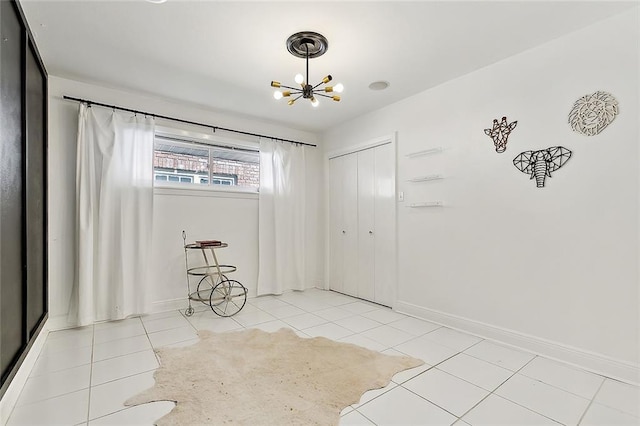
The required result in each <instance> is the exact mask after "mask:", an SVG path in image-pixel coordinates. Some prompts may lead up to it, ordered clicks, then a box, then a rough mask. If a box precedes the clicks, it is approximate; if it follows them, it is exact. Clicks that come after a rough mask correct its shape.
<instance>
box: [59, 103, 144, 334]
mask: <svg viewBox="0 0 640 426" xmlns="http://www.w3.org/2000/svg"><path fill="white" fill-rule="evenodd" d="M153 139H154V123H153V119H152V118H151V117H149V118H147V117H145V116H142V115H140V116H132V115H130V114H127V115H121V114H120V113H116V112H115V111H110V110H105V109H101V108H91V107H87V106H86V105H84V104H80V113H79V119H78V143H77V149H78V152H77V163H76V167H77V169H76V250H77V253H76V255H77V256H76V261H77V264H76V277H75V283H74V291H73V294H72V299H71V305H70V311H69V317H70V318H69V319H70V321H72V322H75V323H77V324H78V325H87V324H91V323H93V322H95V321H103V320H116V319H122V318H126V317H127V316H129V315H133V314H142V313H145V312H148V311H149V309H148V308H149V300H148V297H147V296H148V291H147V285H148V282H147V280H148V259H149V253H150V251H151V224H152V217H153Z"/></svg>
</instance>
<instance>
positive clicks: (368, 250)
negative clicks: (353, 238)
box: [357, 149, 376, 300]
mask: <svg viewBox="0 0 640 426" xmlns="http://www.w3.org/2000/svg"><path fill="white" fill-rule="evenodd" d="M357 155H358V293H357V296H358V297H360V298H363V299H366V300H375V293H374V288H375V231H374V230H375V225H376V223H375V217H374V216H375V212H374V210H375V204H376V203H375V193H376V188H375V149H367V150H364V151H360V152H358V154H357Z"/></svg>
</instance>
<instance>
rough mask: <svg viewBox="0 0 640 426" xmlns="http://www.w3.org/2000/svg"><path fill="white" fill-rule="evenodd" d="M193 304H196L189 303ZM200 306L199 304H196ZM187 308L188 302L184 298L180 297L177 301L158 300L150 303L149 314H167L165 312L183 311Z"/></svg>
mask: <svg viewBox="0 0 640 426" xmlns="http://www.w3.org/2000/svg"><path fill="white" fill-rule="evenodd" d="M191 303H192V304H195V303H196V302H191ZM197 303H198V304H200V303H199V302H197ZM188 306H189V302H188V301H187V299H186V297H181V298H179V299H169V300H160V301H158V302H153V303H151V312H150V313H152V314H157V313H158V312H167V311H176V310H181V311H183V310H185V309H187V307H188Z"/></svg>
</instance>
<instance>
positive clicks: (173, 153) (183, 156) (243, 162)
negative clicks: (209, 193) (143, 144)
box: [153, 135, 260, 190]
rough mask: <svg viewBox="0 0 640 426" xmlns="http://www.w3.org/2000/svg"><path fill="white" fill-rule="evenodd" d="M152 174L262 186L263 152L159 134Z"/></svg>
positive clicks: (172, 180)
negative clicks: (261, 165)
mask: <svg viewBox="0 0 640 426" xmlns="http://www.w3.org/2000/svg"><path fill="white" fill-rule="evenodd" d="M153 174H154V177H153V178H154V181H156V182H170V183H178V184H183V183H187V184H196V185H208V186H214V185H217V186H224V187H238V188H253V189H256V190H257V189H258V188H259V187H260V154H259V152H258V151H257V150H250V149H245V148H234V147H225V146H217V145H209V144H205V143H198V142H191V141H185V140H179V139H174V138H169V137H165V136H160V135H156V140H155V148H154V155H153Z"/></svg>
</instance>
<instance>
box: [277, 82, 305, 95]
mask: <svg viewBox="0 0 640 426" xmlns="http://www.w3.org/2000/svg"><path fill="white" fill-rule="evenodd" d="M280 87H284V88H285V89H291V90H295V91H297V92H300V93H302V90H300V89H299V88H297V87H291V86H285V85H284V84H281V85H280Z"/></svg>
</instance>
